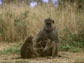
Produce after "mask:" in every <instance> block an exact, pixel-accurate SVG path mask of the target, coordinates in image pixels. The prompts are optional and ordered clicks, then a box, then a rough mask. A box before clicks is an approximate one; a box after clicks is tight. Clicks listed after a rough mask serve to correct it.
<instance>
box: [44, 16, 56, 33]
mask: <svg viewBox="0 0 84 63" xmlns="http://www.w3.org/2000/svg"><path fill="white" fill-rule="evenodd" d="M53 27H54V20H52V19H50V18H48V19H45V21H44V28H45V30H46V31H48V32H49V31H52V29H53Z"/></svg>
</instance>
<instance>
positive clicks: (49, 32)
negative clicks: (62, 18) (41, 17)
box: [33, 18, 59, 57]
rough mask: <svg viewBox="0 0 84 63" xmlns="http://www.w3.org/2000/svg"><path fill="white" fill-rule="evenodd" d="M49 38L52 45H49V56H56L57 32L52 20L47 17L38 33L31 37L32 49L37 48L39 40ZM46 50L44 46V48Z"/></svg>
mask: <svg viewBox="0 0 84 63" xmlns="http://www.w3.org/2000/svg"><path fill="white" fill-rule="evenodd" d="M46 39H50V40H51V43H52V44H53V46H52V47H51V50H52V51H51V56H52V57H55V56H58V42H59V41H58V34H57V31H56V27H55V23H54V20H52V19H50V18H48V19H45V21H44V26H43V28H42V29H41V31H40V32H39V33H38V35H37V36H36V37H35V38H34V39H33V47H34V50H35V49H37V48H38V47H37V46H38V44H39V42H40V41H41V40H46ZM44 49H45V50H46V48H44Z"/></svg>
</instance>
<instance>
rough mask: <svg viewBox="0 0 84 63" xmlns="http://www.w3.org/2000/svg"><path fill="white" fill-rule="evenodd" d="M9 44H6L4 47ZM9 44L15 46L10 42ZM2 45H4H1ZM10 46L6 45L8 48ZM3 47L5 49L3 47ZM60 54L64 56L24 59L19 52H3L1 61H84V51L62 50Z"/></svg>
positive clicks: (11, 62)
mask: <svg viewBox="0 0 84 63" xmlns="http://www.w3.org/2000/svg"><path fill="white" fill-rule="evenodd" d="M6 45H7V44H5V45H4V47H5V46H6ZM9 46H14V45H12V44H10V45H9ZM0 47H2V46H0ZM7 47H8V46H6V48H7ZM2 49H4V48H3V47H2ZM59 55H61V56H62V57H56V58H50V57H45V58H40V57H39V58H32V59H22V58H20V55H18V54H10V55H9V54H2V55H0V63H84V53H83V52H75V53H74V52H65V51H60V52H59Z"/></svg>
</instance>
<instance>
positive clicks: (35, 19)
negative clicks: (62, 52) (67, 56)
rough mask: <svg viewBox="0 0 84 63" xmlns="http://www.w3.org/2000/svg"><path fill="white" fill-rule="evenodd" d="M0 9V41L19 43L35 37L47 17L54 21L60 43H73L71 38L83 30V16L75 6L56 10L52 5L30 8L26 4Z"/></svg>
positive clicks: (9, 5) (69, 5) (4, 6)
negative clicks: (28, 37) (29, 37)
mask: <svg viewBox="0 0 84 63" xmlns="http://www.w3.org/2000/svg"><path fill="white" fill-rule="evenodd" d="M0 9H1V10H0V41H6V42H17V41H18V42H20V41H23V40H24V39H25V38H26V37H27V36H30V35H32V36H35V35H36V34H37V33H38V31H39V30H40V28H41V27H42V26H43V21H44V19H45V18H48V17H50V18H52V19H54V20H55V22H56V27H57V31H58V34H59V39H60V41H61V42H64V43H65V42H71V41H73V38H72V37H73V36H78V35H79V34H80V31H83V29H84V26H83V25H84V22H83V20H84V18H83V16H84V14H83V13H82V12H78V11H77V8H76V5H71V4H66V6H65V8H61V7H58V8H56V7H55V6H54V5H52V4H44V5H40V4H39V5H38V6H36V7H34V8H30V7H29V6H28V5H26V4H18V5H16V4H13V3H12V4H8V5H7V4H5V5H3V6H2V7H1V8H0ZM75 39H76V40H77V39H78V38H76V37H75Z"/></svg>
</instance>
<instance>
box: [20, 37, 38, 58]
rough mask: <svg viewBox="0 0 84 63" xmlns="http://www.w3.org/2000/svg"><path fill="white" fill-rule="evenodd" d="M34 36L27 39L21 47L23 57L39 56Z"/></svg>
mask: <svg viewBox="0 0 84 63" xmlns="http://www.w3.org/2000/svg"><path fill="white" fill-rule="evenodd" d="M32 39H33V37H31V36H30V37H28V38H27V39H26V40H25V43H24V44H23V46H22V48H21V57H22V58H24V59H25V58H33V57H36V56H38V54H37V53H36V52H35V51H34V50H33V46H32V45H33V43H32Z"/></svg>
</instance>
